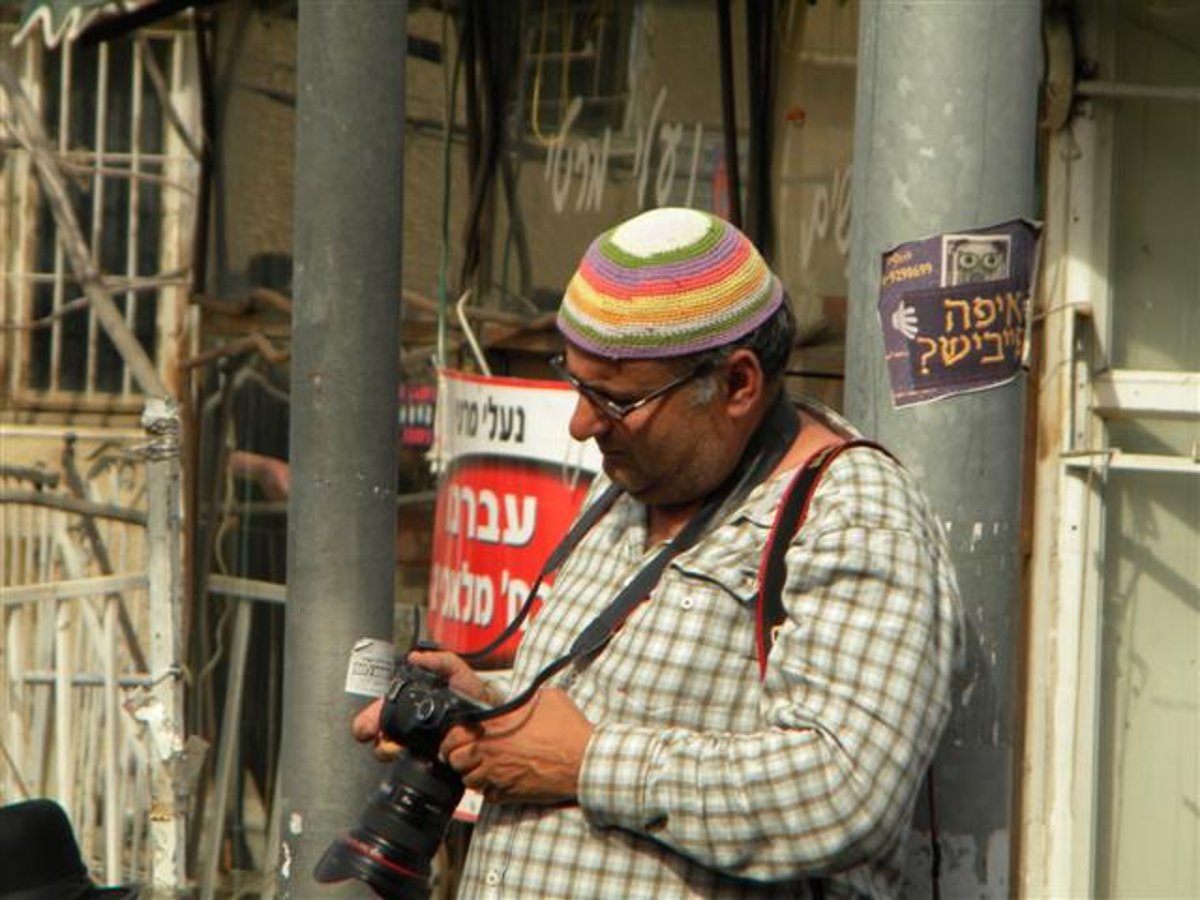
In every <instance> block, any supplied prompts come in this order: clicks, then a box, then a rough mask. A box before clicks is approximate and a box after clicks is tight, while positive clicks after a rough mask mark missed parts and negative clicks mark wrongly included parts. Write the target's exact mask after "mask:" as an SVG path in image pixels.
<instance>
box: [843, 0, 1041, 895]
mask: <svg viewBox="0 0 1200 900" xmlns="http://www.w3.org/2000/svg"><path fill="white" fill-rule="evenodd" d="M1039 26H1040V9H1039V3H1038V2H1037V0H976V2H962V3H918V4H911V3H892V2H888V0H862V4H861V7H860V19H859V37H858V60H859V69H858V82H857V85H858V86H857V99H856V104H855V110H856V113H855V126H854V134H855V145H854V174H853V179H854V181H853V210H854V215H853V231H852V237H851V252H850V310H849V324H848V329H849V330H848V340H847V348H846V409H847V412H848V414H849V416H850V418H851V419H852V420H853V421H854V422H855V423H856V424H858V425H859V426H860V427H862V428H863V430H864V431H866V433H867V434H868V435H870V436H871V437H874V438H876V439H878V440H880V441H882V442H883V443H884V444H886V445H887V446H888V447H890V448H891V449H892V451H893V452H895V453H896V454H897V455H898V456H899V457H900V459H902V460H903V461H904V464H905V466H906V467H907V468H908V469H909V470H910V471H911V472H913V473H914V475H916V477H917V478H918V479H919V480H920V481H921V482H922V483H923V484H924V486H925V488H926V490H927V492H928V494H929V497H930V500H931V502H932V504H933V507H934V510H935V511H936V513H937V514H938V516H939V518H940V519H941V520H942V522H943V523H944V524H945V526H946V528H947V536H948V538H949V542H950V549H951V553H952V555H953V558H954V562H955V565H956V568H957V572H958V579H959V585H960V588H961V592H962V597H963V603H964V609H965V612H966V617H967V624H968V638H967V641H968V645H967V660H966V662H967V667H966V671H965V672H964V673H963V675H962V680H961V681H959V682H958V684H957V685H956V687H955V692H954V696H953V701H954V707H953V710H952V717H951V720H950V726H949V730H948V733H947V735H946V737H945V739H944V740H943V742H942V747H941V751H940V752H939V755H938V759H937V761H936V762H935V765H934V770H933V771H934V773H935V781H936V784H937V790H936V796H937V798H938V809H937V821H938V826H939V828H940V830H941V843H942V845H943V847H944V848H946V850H947V852H946V853H944V854H943V857H942V858H943V859H944V860H945V866H946V871H944V872H942V873H941V881H942V883H943V884H945V885H953V886H954V894H955V895H959V894H961V895H963V896H966V895H967V894H970V895H971V896H974V897H980V898H992V897H995V898H997V900H998V898H1001V897H1006V896H1008V889H1007V885H1008V867H1009V859H1010V855H1011V854H1010V850H1011V848H1010V837H1009V836H1010V834H1011V833H1012V832H1013V822H1014V819H1013V816H1012V804H1013V802H1014V798H1013V794H1014V780H1013V776H1014V760H1015V756H1016V749H1015V743H1016V729H1015V727H1014V722H1015V718H1016V714H1015V711H1016V710H1017V709H1019V708H1020V707H1019V699H1018V697H1017V679H1016V672H1017V671H1018V665H1017V662H1018V635H1019V633H1020V631H1019V623H1020V614H1019V609H1020V602H1021V595H1020V543H1019V532H1020V528H1019V525H1020V522H1019V512H1020V495H1021V489H1020V472H1021V448H1022V436H1023V428H1024V421H1023V408H1024V390H1025V385H1024V379H1023V378H1019V379H1017V380H1016V381H1014V382H1010V383H1008V384H1006V385H1003V386H1000V387H996V388H993V389H991V390H986V391H979V392H976V393H971V394H963V395H959V396H957V397H952V398H948V399H944V400H940V401H938V402H935V403H928V404H924V405H916V406H908V407H904V408H902V409H897V408H896V407H895V406H894V405H893V403H892V399H891V391H890V387H889V384H888V377H887V367H886V360H885V358H884V347H883V336H882V329H881V327H880V322H879V314H878V312H877V307H876V304H877V301H878V298H879V282H880V266H881V255H882V253H883V252H884V251H885V250H887V249H889V248H891V247H894V246H896V245H897V244H900V243H903V242H906V241H911V240H916V239H920V238H925V237H930V236H933V235H936V234H941V233H947V232H953V231H959V230H965V229H971V228H979V227H984V226H988V225H993V224H996V223H999V222H1003V221H1006V220H1010V219H1014V218H1018V217H1030V216H1031V215H1032V214H1033V212H1034V152H1035V141H1036V138H1037V78H1038V71H1039V68H1040V65H1039V62H1040V28H1039ZM918 815H919V816H920V814H918ZM918 827H919V828H922V830H924V829H925V827H926V826H925V825H924V824H923V823H919V824H918ZM914 846H918V847H920V846H924V841H921V842H918V843H917V844H915V845H914ZM915 856H916V857H917V858H920V857H921V856H924V859H923V865H921V866H920V869H917V868H916V867H915V866H914V868H913V869H912V870H910V872H909V873H908V875H909V879H910V885H911V893H910V896H914V897H915V896H928V895H929V893H930V891H929V890H928V889H927V888H928V886H929V880H930V871H929V857H928V855H926V854H916V855H915Z"/></svg>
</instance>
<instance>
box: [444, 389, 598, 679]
mask: <svg viewBox="0 0 1200 900" xmlns="http://www.w3.org/2000/svg"><path fill="white" fill-rule="evenodd" d="M574 403H575V394H574V392H573V391H571V390H570V389H569V388H567V387H566V386H565V385H563V384H561V383H559V382H536V381H528V380H525V379H514V378H483V377H480V376H473V375H462V374H459V373H451V372H443V373H442V380H441V382H440V385H439V389H438V414H437V426H436V428H435V435H436V444H437V446H436V447H435V451H434V453H435V458H436V459H437V460H438V461H439V463H440V464H441V466H442V467H443V476H442V480H441V483H440V485H439V487H438V500H437V508H436V514H435V519H434V529H433V566H432V570H431V574H430V585H429V616H428V621H427V624H428V630H429V635H430V637H432V638H433V639H434V640H435V641H437V642H438V643H439V644H440V645H441V646H443V647H446V648H447V649H449V650H454V651H456V652H459V653H471V652H475V651H478V650H480V649H482V648H484V647H485V646H487V645H488V644H489V643H491V642H492V641H493V640H495V639H496V638H498V637H499V636H500V634H501V633H502V632H503V631H504V629H505V628H506V627H508V625H509V623H510V622H512V621H513V619H514V618H515V617H516V615H517V613H518V612H519V611H520V609H521V607H522V605H523V604H524V603H525V601H526V599H527V597H528V596H529V590H530V588H531V587H532V586H533V582H534V581H535V579H536V578H537V575H538V572H540V571H541V568H542V565H543V564H544V563H545V561H546V558H547V557H548V556H549V555H550V551H551V550H553V549H554V547H555V546H556V545H557V544H558V542H559V540H561V538H562V536H563V535H564V534H566V532H567V529H568V528H569V527H570V525H571V522H572V521H573V520H574V518H575V514H576V513H577V512H578V510H579V507H580V505H581V504H582V503H583V498H584V496H585V495H586V493H587V488H588V484H589V483H590V481H591V476H592V473H594V472H595V471H596V470H597V469H598V464H599V455H598V453H596V451H595V448H594V447H593V446H591V445H587V446H584V445H581V444H578V443H577V442H575V441H573V440H571V438H570V435H569V434H568V433H567V426H566V423H567V421H568V419H569V418H570V414H571V410H572V408H573V406H574ZM547 586H548V585H546V584H543V586H542V588H543V590H539V592H538V594H539V598H540V597H541V596H542V594H543V591H544V589H545V588H546V587H547ZM517 643H518V636H514V637H512V638H510V639H509V640H508V641H506V642H505V643H504V645H503V646H502V647H500V648H499V649H498V650H496V651H495V652H493V653H491V654H490V655H489V656H488V657H487V659H485V660H483V661H481V663H479V664H477V665H479V666H480V667H482V668H506V667H507V666H508V665H509V664H510V663H511V661H512V657H513V654H514V652H515V651H516V646H517Z"/></svg>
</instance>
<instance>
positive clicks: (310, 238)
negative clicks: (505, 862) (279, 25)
mask: <svg viewBox="0 0 1200 900" xmlns="http://www.w3.org/2000/svg"><path fill="white" fill-rule="evenodd" d="M406 12H407V6H406V4H405V3H404V2H396V0H322V2H319V3H317V2H312V3H301V4H300V6H299V14H300V23H299V38H298V68H297V81H298V85H297V86H298V91H297V97H298V100H297V137H296V189H295V212H294V222H295V226H294V238H295V292H296V297H295V308H294V312H293V331H292V334H293V345H292V350H293V354H292V368H291V372H292V384H291V387H292V407H291V440H290V444H291V451H290V452H291V464H292V495H291V498H290V502H289V509H288V524H289V529H288V579H287V581H288V599H287V606H286V608H287V614H286V615H287V620H286V621H287V627H286V637H285V644H284V653H285V655H284V696H283V742H282V754H281V763H280V778H281V788H280V791H281V793H280V804H281V818H280V822H281V824H282V828H281V832H282V834H281V847H280V854H279V876H280V879H279V887H280V889H281V891H282V893H283V894H284V895H285V896H293V897H311V896H313V895H314V893H315V892H316V890H317V885H316V884H315V883H314V881H313V879H312V871H313V867H314V866H315V865H316V863H317V860H318V859H319V858H320V856H321V853H322V852H323V851H324V849H325V847H326V846H327V845H328V844H329V842H330V841H331V840H332V839H333V838H334V837H335V836H337V834H338V833H339V832H341V831H342V830H344V829H345V828H347V827H349V826H350V825H352V824H353V823H354V821H355V820H356V818H357V816H358V814H359V813H360V812H361V810H362V807H363V805H364V803H365V801H366V799H367V797H368V796H369V795H370V792H371V790H372V788H373V787H374V785H375V783H376V782H377V781H378V779H379V778H380V777H381V775H382V769H381V767H380V766H379V765H378V764H377V763H375V762H374V760H373V759H372V757H371V755H370V753H368V752H366V751H364V750H362V749H360V748H359V747H358V746H356V745H355V744H354V741H353V739H352V738H351V736H350V719H351V716H352V714H353V712H354V710H355V709H357V708H358V707H359V706H361V705H362V700H361V698H356V697H351V696H348V695H347V694H345V693H344V691H343V687H344V684H345V680H346V667H347V661H348V659H349V654H350V651H351V648H352V647H353V645H354V643H355V641H357V640H358V639H359V638H363V637H375V638H384V639H390V637H391V635H392V604H393V587H394V575H395V528H396V439H397V431H396V414H397V397H396V391H397V365H398V360H399V343H398V341H399V326H400V295H401V277H400V259H401V237H402V225H403V217H402V211H403V205H402V200H403V194H402V191H403V183H402V177H401V176H402V171H403V161H404V143H403V142H404V59H405V35H406ZM358 887H359V890H357V891H356V890H355V889H354V888H352V887H346V888H345V889H344V890H345V891H346V892H348V894H349V895H353V896H357V895H359V894H361V885H359V886H358ZM321 892H322V894H323V895H324V894H333V895H335V896H336V895H337V894H338V893H339V891H338V890H336V889H325V888H321Z"/></svg>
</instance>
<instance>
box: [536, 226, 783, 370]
mask: <svg viewBox="0 0 1200 900" xmlns="http://www.w3.org/2000/svg"><path fill="white" fill-rule="evenodd" d="M782 300H783V287H782V286H781V285H780V283H779V279H777V278H776V277H775V275H774V274H773V273H772V272H771V270H770V269H769V268H768V267H767V264H766V262H765V261H764V260H763V258H762V256H760V255H759V253H758V251H757V250H756V249H755V248H754V245H753V244H751V243H750V240H749V239H748V238H747V237H746V236H745V235H744V234H742V233H741V232H740V231H738V230H737V229H736V228H734V227H733V226H732V225H730V224H729V223H728V222H726V221H724V220H723V219H719V218H717V217H716V216H712V215H709V214H708V213H705V212H699V211H697V210H693V209H675V208H665V209H654V210H650V211H649V212H645V213H642V214H641V215H639V216H635V217H634V218H632V219H630V220H629V221H627V222H625V223H623V224H621V225H618V226H617V227H616V228H614V229H612V230H611V231H607V232H605V233H604V234H602V235H600V237H598V238H596V240H594V241H593V242H592V245H591V246H590V247H589V248H588V251H587V253H585V254H584V257H583V260H582V261H581V262H580V264H579V269H578V270H577V271H576V272H575V275H574V276H573V277H572V278H571V281H570V283H569V284H568V285H567V290H566V293H565V294H564V296H563V301H562V306H561V307H560V308H559V310H558V329H559V331H561V332H562V334H563V336H564V337H565V338H566V339H567V340H568V341H570V342H571V343H572V344H574V345H575V346H577V347H580V348H582V349H583V350H586V351H588V352H589V353H595V354H596V355H598V356H604V357H607V358H609V359H639V358H652V357H663V356H683V355H685V354H688V353H696V352H698V351H701V350H710V349H712V348H714V347H720V346H723V345H725V344H728V343H730V342H732V341H735V340H737V339H738V338H740V337H742V336H743V335H745V334H748V333H749V332H751V331H753V330H754V329H755V328H757V327H758V326H759V325H761V324H762V323H763V322H764V321H765V320H766V319H768V318H769V317H770V316H771V314H772V313H774V312H775V310H777V309H778V308H779V305H780V303H781V302H782Z"/></svg>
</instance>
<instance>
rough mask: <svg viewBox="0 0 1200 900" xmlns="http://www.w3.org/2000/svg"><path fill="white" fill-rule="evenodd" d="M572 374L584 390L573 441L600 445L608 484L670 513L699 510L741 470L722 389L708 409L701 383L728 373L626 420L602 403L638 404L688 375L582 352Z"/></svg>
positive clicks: (674, 367)
mask: <svg viewBox="0 0 1200 900" xmlns="http://www.w3.org/2000/svg"><path fill="white" fill-rule="evenodd" d="M565 368H566V370H567V372H568V373H569V374H570V375H571V376H572V377H573V378H574V379H576V380H577V381H578V382H581V383H582V385H583V386H584V388H583V390H582V391H581V394H580V396H579V398H578V401H577V402H576V405H575V412H574V413H573V414H572V416H571V422H570V431H571V436H572V437H573V438H575V439H576V440H579V441H585V440H588V439H589V438H591V439H592V440H594V441H595V442H596V446H597V447H598V448H599V449H600V452H601V454H602V455H603V457H604V471H605V473H606V474H607V475H608V477H609V478H611V479H612V480H613V481H614V482H615V483H617V484H618V485H620V486H621V487H622V488H624V489H625V490H626V491H627V492H629V494H630V495H632V496H633V497H635V498H636V499H638V500H640V501H641V502H643V503H646V504H648V505H650V506H662V507H672V506H685V505H689V504H692V503H696V502H698V501H700V500H702V499H703V498H704V497H705V496H707V495H708V494H709V493H710V492H711V491H713V490H714V489H715V488H716V487H717V486H718V485H719V484H720V483H721V482H722V481H723V480H724V478H725V475H726V474H728V471H729V469H730V468H731V467H732V466H733V465H734V464H735V463H736V453H737V450H736V444H735V442H733V441H731V440H730V439H729V438H730V435H729V433H728V432H729V429H730V427H731V426H730V423H729V421H728V419H727V418H726V417H725V416H724V414H723V412H724V405H723V395H724V392H723V390H722V389H721V387H720V384H719V383H718V385H717V387H716V390H714V391H711V392H710V393H711V394H712V396H711V397H710V398H709V399H708V400H707V401H706V402H700V397H701V396H703V394H702V392H701V391H698V390H697V386H698V382H699V381H700V379H702V378H712V377H717V378H718V379H719V378H720V370H717V372H716V373H715V375H714V374H713V373H708V374H703V375H700V376H698V377H697V378H695V379H687V380H682V381H681V383H680V384H679V386H678V387H676V388H674V389H671V390H669V391H667V392H666V393H664V394H662V395H661V396H658V397H655V398H654V399H652V400H650V401H649V402H648V403H646V404H645V405H643V406H641V407H639V408H637V409H635V410H633V411H632V412H630V413H629V414H628V415H626V416H624V417H623V418H618V417H615V416H613V415H612V414H611V413H609V412H606V410H605V409H604V408H603V407H604V404H602V403H599V402H597V399H596V398H597V397H606V398H608V399H611V400H614V401H616V402H617V404H618V405H620V404H626V403H630V402H633V401H636V400H638V399H640V398H642V397H644V396H646V395H647V394H649V393H651V392H652V391H657V390H660V389H662V388H663V387H664V386H665V385H668V384H670V383H671V382H672V381H674V380H676V379H680V378H681V376H686V374H687V369H686V368H683V369H681V368H680V367H679V365H678V364H672V363H670V362H667V361H663V360H609V359H604V358H602V357H598V356H594V355H592V354H590V353H586V352H584V351H582V350H579V349H578V348H575V347H568V349H567V352H566V360H565ZM589 394H590V395H592V396H590V397H589ZM731 447H733V448H734V449H732V450H731Z"/></svg>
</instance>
